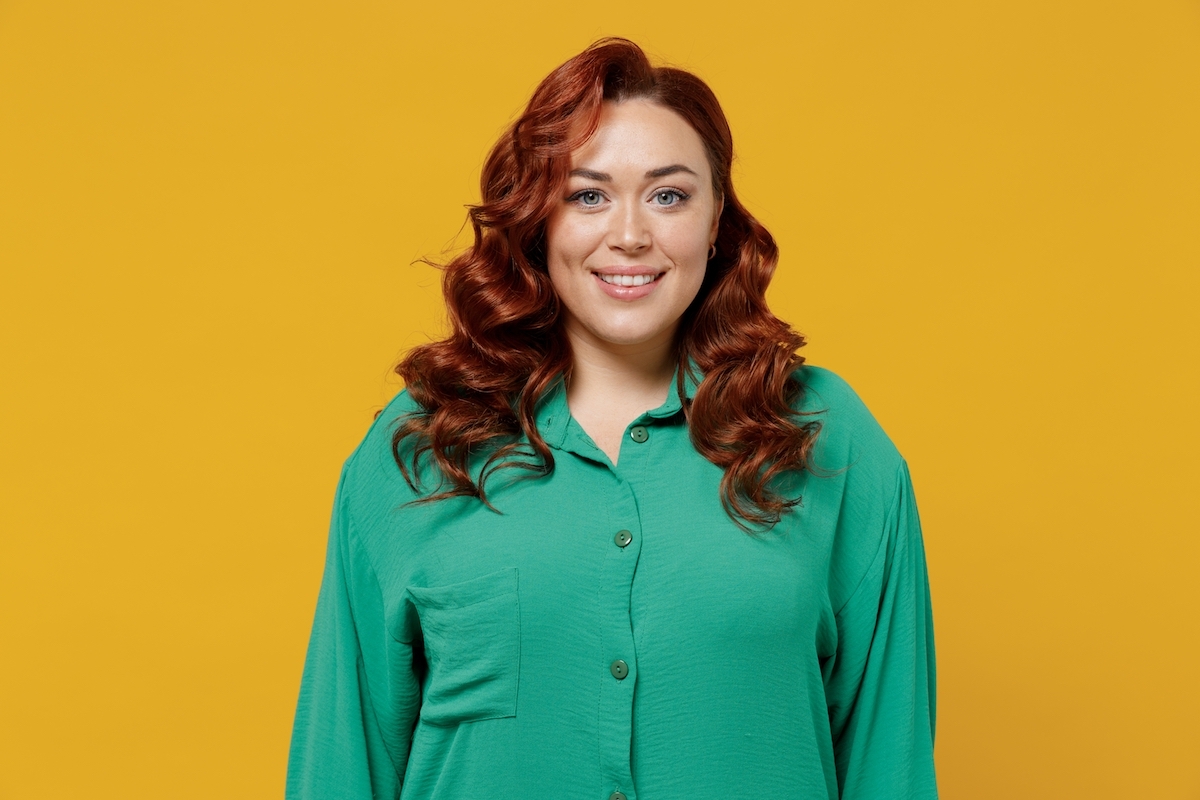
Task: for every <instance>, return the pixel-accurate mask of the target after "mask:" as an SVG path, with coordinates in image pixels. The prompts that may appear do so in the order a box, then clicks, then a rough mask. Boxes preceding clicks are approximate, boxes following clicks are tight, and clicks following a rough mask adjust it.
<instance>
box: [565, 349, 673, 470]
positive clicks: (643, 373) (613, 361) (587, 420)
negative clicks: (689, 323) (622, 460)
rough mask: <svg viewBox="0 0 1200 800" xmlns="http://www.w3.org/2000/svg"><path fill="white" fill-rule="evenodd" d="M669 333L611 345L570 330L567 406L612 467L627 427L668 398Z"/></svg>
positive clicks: (671, 373) (671, 350)
mask: <svg viewBox="0 0 1200 800" xmlns="http://www.w3.org/2000/svg"><path fill="white" fill-rule="evenodd" d="M671 334H672V332H671V331H668V332H666V335H664V336H663V337H661V338H660V339H659V340H657V341H651V342H646V343H642V344H637V345H613V344H611V343H608V342H597V341H594V340H593V339H592V338H591V337H588V336H586V335H583V336H580V335H577V334H572V332H571V331H569V330H568V338H569V340H570V342H571V350H572V362H571V375H570V378H569V380H568V381H567V405H568V407H569V408H570V410H571V416H572V417H574V418H575V421H576V422H578V423H579V425H580V426H581V427H582V428H583V429H584V430H585V431H586V432H587V434H588V435H589V436H590V437H591V438H592V441H594V442H595V443H596V446H597V447H599V448H600V449H601V450H603V451H604V453H605V454H606V455H607V456H608V457H609V460H611V461H612V462H613V464H616V463H617V459H618V456H619V455H620V447H621V437H622V435H623V434H624V431H625V428H626V427H627V426H628V425H629V423H630V422H632V421H633V420H634V419H636V418H637V417H639V416H641V415H642V414H643V413H645V412H646V411H649V410H650V409H654V408H657V407H658V406H660V405H662V404H663V402H664V401H665V400H666V399H667V393H668V391H669V390H670V384H671V378H672V376H673V375H674V374H675V358H674V346H673V337H672V335H671Z"/></svg>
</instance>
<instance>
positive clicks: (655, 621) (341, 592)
mask: <svg viewBox="0 0 1200 800" xmlns="http://www.w3.org/2000/svg"><path fill="white" fill-rule="evenodd" d="M732 155H733V148H732V140H731V137H730V133H729V127H728V125H727V123H726V121H725V118H724V115H723V114H722V112H721V109H720V106H719V105H718V104H717V101H716V99H715V97H714V96H713V95H712V93H711V91H710V90H709V89H708V87H707V86H705V84H704V83H703V82H701V81H700V80H699V79H698V78H696V77H695V76H693V75H691V74H689V73H687V72H683V71H680V70H674V69H666V68H657V69H656V68H653V67H652V66H651V65H650V64H649V63H648V62H647V60H646V57H645V55H644V54H643V53H642V51H641V50H640V49H639V48H638V47H637V46H636V45H634V44H633V43H631V42H628V41H626V40H622V39H607V40H603V41H600V42H597V43H596V44H595V45H593V46H592V47H590V48H589V49H588V50H586V51H584V52H583V53H581V54H580V55H578V56H576V57H575V58H573V59H571V60H570V61H568V62H567V63H565V64H563V65H562V66H561V67H559V68H558V69H557V70H555V71H554V72H553V73H551V74H550V75H549V76H548V77H547V78H546V79H545V80H544V81H543V82H542V84H541V85H540V86H539V87H538V89H537V91H536V92H535V93H534V95H533V98H532V99H531V101H530V103H529V105H528V107H527V108H526V110H525V112H524V113H523V114H522V115H521V117H520V119H518V120H517V122H516V123H515V124H514V125H513V126H512V128H511V129H510V130H509V131H508V133H506V135H505V136H504V137H502V138H501V140H500V142H499V143H498V144H497V145H496V146H495V148H494V149H493V151H492V153H491V155H490V156H489V158H488V160H487V162H486V164H485V166H484V170H483V178H482V188H483V200H482V202H481V204H480V205H479V206H477V207H474V208H473V209H472V211H471V218H472V222H473V224H474V229H475V242H474V246H473V247H471V248H470V249H469V250H468V251H466V252H465V253H464V254H463V255H461V256H459V257H458V258H456V259H454V260H453V261H452V262H451V263H450V264H449V265H447V267H446V269H445V274H444V290H445V297H446V304H447V307H448V309H449V314H450V321H451V324H452V332H451V334H450V336H449V337H448V338H447V339H446V340H444V341H440V342H435V343H432V344H428V345H425V346H422V347H418V348H416V349H415V350H414V351H412V352H411V353H410V354H409V355H408V356H407V357H406V358H405V360H404V361H403V363H401V364H400V366H399V367H398V368H397V369H398V371H399V372H400V374H401V375H402V376H403V377H404V379H405V382H406V384H407V389H406V390H405V391H404V392H402V393H401V394H400V395H399V396H398V397H396V399H395V400H394V401H393V402H392V403H391V405H390V406H389V407H388V408H387V409H386V410H385V411H384V413H383V414H381V415H380V417H379V419H378V420H377V421H376V423H375V425H374V426H373V427H372V429H371V431H370V432H369V433H368V434H367V436H366V439H365V440H364V442H363V443H362V444H361V445H360V446H359V448H358V449H357V450H356V451H355V452H354V454H353V455H352V456H351V457H350V459H349V460H348V461H347V462H346V465H345V467H344V470H343V473H342V479H341V482H340V485H339V488H338V493H337V499H336V501H335V510H334V515H333V524H332V531H331V535H330V540H329V550H328V557H327V563H326V571H325V576H324V579H323V583H322V587H321V594H320V597H319V600H318V605H317V614H316V621H315V623H314V627H313V633H312V639H311V642H310V645H309V650H308V657H307V662H306V665H305V670H304V678H303V684H302V687H301V692H300V701H299V706H298V710H297V714H296V723H295V729H294V732H293V739H292V749H291V757H290V763H289V774H288V791H287V794H288V796H289V797H292V798H331V797H338V798H371V797H376V798H378V797H391V798H394V797H403V798H405V800H418V799H421V798H472V799H475V798H483V797H491V796H498V795H504V796H521V797H531V798H539V800H540V799H541V798H589V799H590V800H627V799H628V800H634V799H635V798H645V799H646V800H663V799H664V798H710V797H711V798H717V797H720V798H723V799H724V800H728V799H729V798H755V799H756V800H762V799H763V798H810V797H811V798H817V797H828V798H839V797H840V798H862V799H863V800H868V799H869V800H881V799H882V798H927V797H935V796H936V787H935V784H934V771H933V758H932V756H933V753H932V751H933V727H934V723H933V719H934V713H933V712H934V669H933V638H932V630H931V616H930V607H929V598H928V585H927V581H926V572H925V560H924V554H923V550H922V543H921V535H920V528H919V523H918V519H917V511H916V507H915V505H914V501H913V494H912V487H911V484H910V482H909V477H908V473H907V470H906V467H905V464H904V461H903V460H902V459H901V457H900V456H899V454H898V453H897V452H896V450H895V448H894V447H893V446H892V444H891V443H890V442H889V440H888V439H887V437H886V436H885V434H884V433H883V431H882V430H881V429H880V428H879V426H878V425H877V424H876V423H875V421H874V419H872V417H871V415H870V414H869V412H868V411H867V410H866V408H865V407H864V406H863V405H862V403H861V402H860V401H859V400H858V398H857V397H856V396H855V395H854V393H853V392H852V391H851V390H850V389H849V388H848V387H847V386H846V384H845V383H843V382H842V381H841V380H839V379H838V378H837V377H835V376H834V375H832V374H831V373H829V372H827V371H824V370H821V369H817V368H813V367H809V366H802V362H803V359H802V358H800V357H799V356H797V355H796V350H797V349H798V348H799V347H800V346H802V345H803V339H802V338H801V337H800V336H799V335H798V334H796V333H795V332H793V331H792V330H791V329H790V328H789V327H788V326H787V325H786V324H785V323H783V322H781V321H780V320H778V319H776V318H775V317H774V316H772V315H771V313H770V312H769V311H768V309H767V306H766V303H765V301H764V292H765V291H766V288H767V284H768V282H769V280H770V277H771V274H772V272H773V270H774V267H775V263H776V248H775V245H774V242H773V240H772V239H771V237H770V235H769V234H768V233H767V231H766V230H765V229H764V228H763V227H762V226H761V225H759V224H758V223H757V222H756V221H755V220H754V219H753V218H752V217H751V216H750V214H749V213H748V212H747V211H746V209H745V208H744V207H742V205H741V204H740V203H739V202H738V200H737V197H736V195H735V194H734V191H733V185H732V183H731V182H730V165H731V161H732Z"/></svg>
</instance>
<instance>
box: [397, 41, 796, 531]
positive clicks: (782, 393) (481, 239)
mask: <svg viewBox="0 0 1200 800" xmlns="http://www.w3.org/2000/svg"><path fill="white" fill-rule="evenodd" d="M631 98H643V99H646V100H650V101H652V102H655V103H657V104H659V105H661V106H664V107H666V108H669V109H671V110H673V111H675V112H676V113H678V114H679V115H680V116H682V117H683V118H684V119H685V120H686V121H687V122H688V123H689V124H690V125H691V126H692V128H694V129H695V131H696V132H697V133H698V134H699V135H700V138H701V140H702V141H703V142H704V146H705V150H706V153H707V156H708V160H709V164H710V166H711V168H712V174H713V186H714V190H715V191H716V192H717V193H718V195H719V196H720V197H723V198H724V201H725V206H724V211H723V212H722V214H721V219H720V222H719V228H718V233H717V241H716V254H715V256H714V257H713V258H712V260H711V261H709V264H708V268H707V271H706V275H705V278H704V282H703V284H702V286H701V288H700V291H699V293H698V294H697V296H696V299H695V300H694V301H693V302H692V304H691V305H690V306H689V308H688V309H687V311H686V312H685V313H684V315H683V318H682V319H681V321H680V325H679V330H678V334H677V337H676V345H675V350H676V357H677V358H678V363H679V367H680V369H679V370H678V373H677V377H678V389H679V396H680V397H681V398H682V397H684V396H685V395H684V391H683V388H684V374H685V370H688V369H690V365H691V364H692V363H694V364H695V366H696V367H698V368H699V370H700V371H701V372H702V375H703V376H702V380H701V383H700V385H699V387H698V388H697V390H696V393H695V397H694V398H693V400H692V402H691V403H690V404H687V403H685V409H684V410H685V414H686V419H687V423H688V426H689V433H690V436H691V439H692V443H693V445H694V446H695V447H696V449H697V451H699V452H700V453H701V454H702V455H703V456H704V457H705V458H706V459H708V460H709V461H711V462H712V463H714V464H716V465H718V466H720V467H722V468H723V469H724V471H725V474H724V477H723V478H722V481H721V490H720V491H721V502H722V504H723V506H724V508H725V510H726V512H727V513H728V514H729V515H730V516H731V517H732V518H733V519H734V521H735V522H737V523H738V524H739V525H741V526H742V527H743V528H745V527H746V526H745V524H744V523H743V520H744V521H747V522H752V523H757V524H763V525H772V524H774V523H775V522H776V521H778V520H779V518H780V516H781V515H782V514H783V513H784V512H786V511H787V510H788V509H789V508H791V507H793V506H795V505H797V504H798V503H799V502H800V498H799V497H793V498H787V497H784V496H782V495H781V494H780V493H778V492H777V491H774V490H772V488H771V485H772V482H773V480H774V479H775V478H777V477H779V476H781V475H782V474H783V473H786V472H792V471H803V470H805V469H810V463H809V460H810V454H811V450H812V447H813V443H814V441H815V439H816V436H817V432H818V430H819V423H818V422H816V421H813V420H809V421H804V420H803V417H802V416H801V415H799V414H797V412H796V411H795V410H794V409H795V408H796V405H797V401H798V400H799V399H800V395H801V393H802V391H803V388H802V386H801V385H800V384H799V383H798V382H797V381H796V379H795V378H794V377H793V373H794V372H795V370H796V368H797V367H799V366H800V365H801V364H802V363H804V358H803V357H802V356H800V355H797V353H796V351H797V350H798V349H799V348H801V347H803V346H804V337H802V336H801V335H800V334H799V333H797V332H795V331H794V330H792V329H791V327H790V326H788V325H787V323H785V322H783V321H782V320H780V319H778V318H776V317H775V316H774V315H773V314H772V313H771V312H770V310H769V309H768V308H767V303H766V297H765V294H766V290H767V285H768V284H769V283H770V280H771V276H772V274H773V273H774V271H775V265H776V263H777V261H778V254H779V251H778V248H777V247H776V245H775V241H774V239H772V237H771V234H770V233H768V232H767V230H766V228H764V227H763V226H762V225H761V224H759V222H758V221H757V220H755V219H754V217H752V216H751V215H750V213H749V212H748V211H747V210H746V208H745V207H744V206H743V205H742V204H741V203H740V202H738V199H737V196H736V195H735V194H734V191H733V183H732V181H731V178H730V169H731V166H732V163H733V137H732V135H731V133H730V130H729V123H728V122H727V121H726V119H725V115H724V113H723V112H722V110H721V106H720V104H719V103H718V102H717V98H716V96H715V95H714V94H713V92H712V90H711V89H709V88H708V86H707V85H706V84H705V83H704V82H703V81H702V80H700V79H699V78H698V77H696V76H695V75H693V74H691V73H689V72H686V71H684V70H680V69H674V68H670V67H654V66H652V65H651V64H650V61H649V60H648V59H647V57H646V54H645V53H644V52H643V51H642V49H641V48H640V47H638V46H637V45H636V44H634V43H633V42H631V41H629V40H627V39H620V38H607V39H602V40H600V41H598V42H596V43H594V44H593V45H592V46H591V47H589V48H588V49H586V50H585V51H583V52H582V53H580V54H579V55H577V56H575V57H574V58H572V59H570V60H569V61H567V62H566V63H564V64H563V65H562V66H560V67H558V68H557V69H556V70H554V71H553V72H552V73H550V75H548V76H547V77H546V78H545V80H543V81H542V82H541V84H540V85H539V86H538V88H537V90H536V91H535V92H534V93H533V97H532V98H531V99H530V101H529V104H528V106H527V107H526V108H525V111H524V112H523V113H522V114H521V116H520V118H518V119H517V120H516V122H515V123H513V125H512V126H511V127H510V128H509V129H508V130H507V131H506V132H505V134H504V135H503V136H502V137H501V138H500V140H499V141H498V142H497V143H496V145H495V147H493V148H492V151H491V153H490V154H489V156H488V158H487V161H486V162H485V164H484V167H483V174H482V176H481V179H480V183H481V189H482V202H480V203H479V205H477V206H472V207H471V208H470V221H471V225H472V227H473V229H474V234H475V239H474V244H473V245H472V246H471V247H470V248H469V249H468V250H466V251H465V252H463V253H462V254H461V255H459V256H458V257H456V258H454V259H453V260H452V261H450V263H448V264H446V265H444V266H443V276H442V289H443V293H444V295H445V299H446V307H447V309H448V311H449V321H450V328H451V332H450V335H449V336H448V337H447V338H446V339H444V340H441V341H437V342H432V343H429V344H425V345H421V346H418V347H416V348H414V349H413V350H411V351H410V352H409V353H408V354H407V355H406V357H405V358H404V360H403V361H402V362H401V363H400V364H399V365H398V366H397V367H396V372H397V373H399V374H400V376H401V377H403V379H404V381H405V383H406V385H407V387H408V391H409V393H410V395H411V396H412V398H413V399H414V400H415V401H416V402H417V404H418V405H419V406H420V408H421V411H420V412H418V413H415V414H410V415H406V416H405V417H402V418H401V420H400V421H399V424H398V425H397V427H396V430H395V432H394V433H393V436H392V454H393V456H394V457H395V459H396V463H397V464H398V465H399V467H400V470H401V472H402V473H403V475H404V478H405V480H406V481H408V483H409V485H410V486H411V487H412V488H413V490H414V491H418V489H419V487H418V483H419V481H416V480H415V476H416V475H417V474H418V462H419V461H420V459H421V457H422V456H423V455H426V454H429V455H431V456H432V459H433V462H434V464H435V465H436V467H437V468H438V470H439V472H440V474H441V477H442V485H441V486H440V487H439V489H441V491H438V492H435V493H433V494H430V495H427V496H425V497H423V498H421V500H420V501H418V502H430V501H434V500H439V499H442V498H446V497H452V496H462V495H467V496H472V497H478V498H479V499H480V500H482V501H483V502H484V503H487V497H486V495H485V492H484V484H485V483H486V481H487V479H488V477H489V476H490V475H491V474H492V473H493V472H494V471H495V470H497V469H500V468H505V467H513V468H518V469H525V470H530V471H531V472H532V473H533V474H535V475H536V474H548V473H549V472H550V471H551V470H553V469H554V456H553V455H552V454H551V452H550V448H549V447H548V446H547V445H546V442H545V440H543V439H542V437H541V435H540V434H539V433H538V430H537V427H536V424H535V421H534V419H535V418H534V409H535V408H536V406H537V403H538V401H539V400H540V399H541V398H542V396H543V395H544V394H545V392H546V391H547V390H548V389H549V388H550V387H551V385H552V384H553V383H554V381H555V380H556V379H557V378H558V377H559V376H560V375H569V374H570V371H571V358H572V357H571V349H570V345H569V344H568V342H567V339H566V335H565V333H564V331H563V328H562V325H561V324H560V316H561V306H560V302H559V299H558V297H557V295H556V294H555V292H554V289H553V288H552V286H551V283H550V276H549V274H548V272H547V267H546V258H545V242H544V236H545V223H546V220H547V218H548V217H549V216H550V213H551V211H552V209H553V208H554V204H555V203H556V202H557V199H558V197H559V194H560V193H561V191H562V187H563V185H564V184H565V182H566V180H567V172H568V171H569V169H570V167H569V163H570V154H571V152H572V151H574V150H575V149H576V148H577V147H579V146H580V145H581V144H582V143H583V142H585V141H587V139H588V138H589V137H591V136H592V135H593V134H594V133H595V131H596V129H597V127H598V125H599V119H600V112H601V107H602V103H604V102H620V101H622V100H626V99H631ZM522 435H523V436H524V438H525V439H526V440H527V444H525V443H523V442H522ZM473 453H485V454H487V458H486V461H485V463H484V464H483V466H482V469H481V470H480V471H479V475H478V478H477V479H476V478H475V477H473V476H472V474H471V468H470V460H471V456H472V454H473ZM529 457H532V460H530V458H529ZM447 484H448V485H447Z"/></svg>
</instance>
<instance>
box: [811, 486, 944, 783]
mask: <svg viewBox="0 0 1200 800" xmlns="http://www.w3.org/2000/svg"><path fill="white" fill-rule="evenodd" d="M836 620H837V630H838V648H837V654H836V656H835V657H834V658H833V659H831V660H830V662H829V663H827V664H826V665H825V676H824V677H825V691H826V698H827V702H828V704H829V722H830V727H831V729H832V733H833V744H834V756H835V760H836V764H837V777H838V788H839V790H840V794H841V797H842V798H843V800H888V799H889V798H898V799H899V798H903V800H926V798H936V797H937V784H936V781H935V777H934V765H933V735H934V716H935V708H936V693H935V668H934V648H933V616H932V612H931V608H930V603H929V580H928V576H927V573H926V567H925V550H924V546H923V544H922V541H921V523H920V520H919V518H918V516H917V506H916V501H915V499H914V497H913V491H912V482H911V480H910V478H909V474H908V467H907V466H906V465H905V464H904V463H903V462H901V464H900V467H899V470H898V474H897V485H896V492H895V496H894V498H893V500H892V506H891V509H890V511H889V513H888V517H887V522H886V524H885V530H884V534H883V538H882V541H881V542H880V546H879V551H878V553H877V554H876V556H875V559H874V561H873V563H872V564H871V566H870V568H869V569H868V570H867V573H866V575H865V576H864V577H863V579H862V582H861V583H860V584H859V585H858V587H857V588H856V589H855V591H854V593H853V594H852V595H851V597H850V599H849V600H848V601H847V602H846V603H845V605H844V606H843V607H842V608H841V609H840V610H839V611H838V612H837V615H836Z"/></svg>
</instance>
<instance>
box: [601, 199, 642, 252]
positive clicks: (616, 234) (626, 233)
mask: <svg viewBox="0 0 1200 800" xmlns="http://www.w3.org/2000/svg"><path fill="white" fill-rule="evenodd" d="M640 205H641V204H640V203H636V202H634V203H629V204H622V206H623V207H622V208H620V209H619V210H618V211H617V212H616V213H615V214H613V215H612V216H611V217H610V218H609V219H610V224H609V229H608V246H609V247H611V248H613V249H615V250H623V251H625V252H631V253H632V252H637V251H639V250H644V249H645V248H647V247H649V246H650V240H651V236H650V224H649V220H647V219H646V214H645V212H644V211H643V209H642V208H640Z"/></svg>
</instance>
